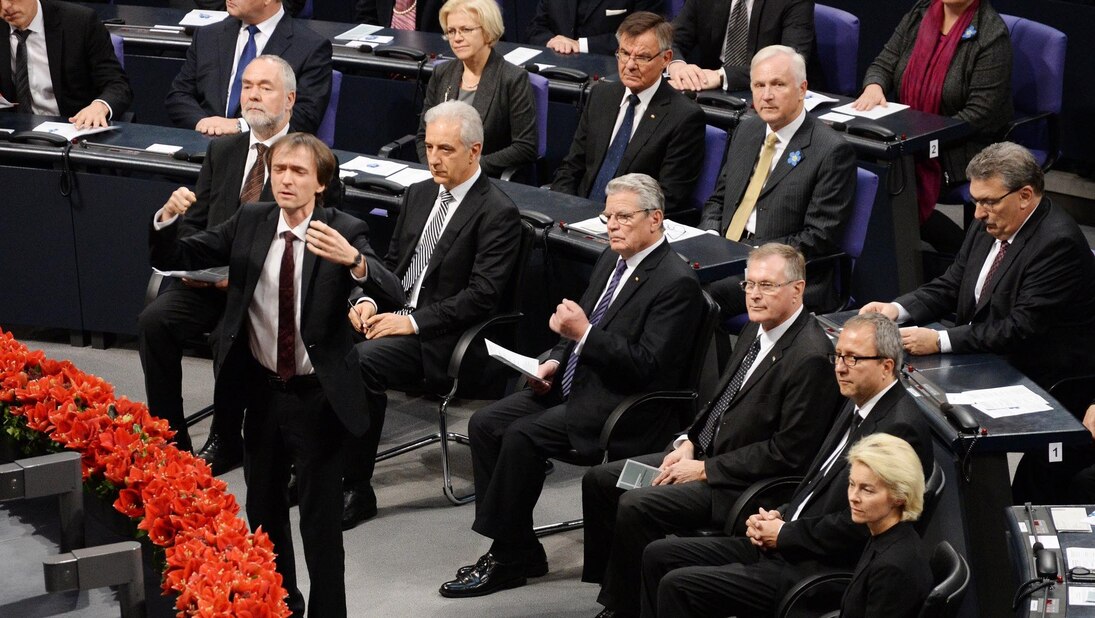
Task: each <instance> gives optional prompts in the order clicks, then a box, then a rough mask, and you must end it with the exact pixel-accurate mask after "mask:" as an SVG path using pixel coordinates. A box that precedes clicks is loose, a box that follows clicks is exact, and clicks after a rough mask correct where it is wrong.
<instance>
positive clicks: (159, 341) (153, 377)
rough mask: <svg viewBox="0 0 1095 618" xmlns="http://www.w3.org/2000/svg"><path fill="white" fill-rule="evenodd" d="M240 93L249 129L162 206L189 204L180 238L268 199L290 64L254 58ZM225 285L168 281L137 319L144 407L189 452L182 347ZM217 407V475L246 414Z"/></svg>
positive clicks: (217, 148) (217, 305)
mask: <svg viewBox="0 0 1095 618" xmlns="http://www.w3.org/2000/svg"><path fill="white" fill-rule="evenodd" d="M241 98H242V99H243V106H242V107H243V116H244V118H246V119H247V123H248V124H249V125H250V126H251V130H250V131H249V132H247V133H241V134H238V135H232V136H229V137H224V138H220V139H216V140H213V141H212V142H210V143H209V149H208V150H207V151H206V156H205V160H204V161H202V168H201V171H200V172H198V183H197V185H196V186H195V188H194V189H195V190H194V191H191V190H190V189H189V188H187V187H179V188H178V189H176V190H175V192H174V193H172V194H171V197H169V198H168V201H167V204H166V205H165V206H173V207H175V208H178V209H181V208H186V216H184V217H182V219H181V220H180V221H179V236H180V237H186V236H190V235H191V234H195V233H197V232H200V231H202V230H206V229H212V228H214V227H216V226H217V225H220V224H221V223H223V222H224V221H227V220H228V219H229V218H230V217H231V216H232V215H233V214H235V212H236V210H237V209H238V208H239V206H240V204H241V203H243V204H246V203H250V202H257V201H260V200H261V201H269V200H271V199H273V195H272V194H271V193H270V187H269V183H268V182H267V179H268V177H269V170H267V169H266V156H265V152H266V151H267V149H269V147H270V145H271V144H273V143H274V141H276V140H277V139H278V138H280V137H282V136H284V135H285V134H286V133H288V131H289V118H290V116H291V115H292V111H293V102H294V101H295V100H296V78H295V77H294V75H293V69H292V67H290V66H289V65H288V63H286V62H285V61H284V60H282V59H281V58H279V57H277V56H269V55H265V56H259V57H258V58H256V59H255V60H254V61H253V62H252V63H251V64H249V65H248V66H247V69H246V70H245V71H244V72H243V88H242V90H241ZM227 289H228V281H227V280H224V281H221V282H219V283H217V284H215V285H214V284H209V283H203V282H200V281H193V280H190V279H181V280H172V281H170V282H168V283H167V285H166V286H165V287H164V290H163V291H162V292H161V293H160V295H159V296H157V297H156V298H155V299H154V300H153V301H152V302H151V303H149V304H148V306H147V307H145V308H144V311H142V312H141V315H140V317H139V318H138V320H137V333H138V342H139V346H140V348H139V349H140V354H141V367H142V368H143V369H144V378H145V394H146V396H147V398H148V409H149V410H150V411H151V412H152V414H154V415H156V416H158V417H160V418H163V419H167V421H168V422H169V423H171V428H172V429H174V430H175V432H176V433H175V444H176V445H177V446H178V447H179V448H181V449H184V450H190V448H191V443H190V435H189V434H188V433H187V430H186V423H185V421H184V419H183V400H182V355H183V346H184V345H185V344H186V342H187V341H189V340H191V339H193V338H194V337H197V336H200V335H201V334H202V333H208V332H211V331H213V329H214V328H215V327H216V325H217V323H218V322H220V318H221V315H222V314H223V313H224V305H225V302H226V300H227V298H226V295H225V292H226V291H227ZM214 343H215V340H214ZM216 404H217V405H215V409H216V413H215V414H214V416H213V427H212V429H211V432H210V437H209V441H208V442H207V443H206V446H205V448H203V449H202V452H201V455H202V456H203V457H205V458H206V459H207V461H208V462H209V464H210V466H211V467H212V469H213V474H222V473H224V472H227V471H228V470H230V469H232V468H234V467H236V466H238V465H240V464H241V463H243V440H242V439H241V437H240V428H241V427H242V426H243V411H242V408H241V407H240V406H239V405H236V404H233V403H230V402H227V401H218V402H216Z"/></svg>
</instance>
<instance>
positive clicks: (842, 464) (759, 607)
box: [642, 314, 935, 616]
mask: <svg viewBox="0 0 1095 618" xmlns="http://www.w3.org/2000/svg"><path fill="white" fill-rule="evenodd" d="M831 358H832V359H833V362H834V363H835V364H834V368H835V370H836V379H837V383H838V384H839V385H840V392H841V394H842V395H844V396H845V397H847V398H848V399H849V401H848V402H847V403H846V404H845V406H844V408H843V409H842V410H841V412H840V413H839V414H838V416H837V421H836V423H835V424H834V426H833V428H832V430H831V431H830V432H829V435H828V436H827V437H826V438H825V441H824V442H822V446H821V450H820V451H818V454H817V457H815V458H814V461H813V463H812V464H810V468H809V470H810V471H809V472H808V473H807V474H806V477H805V478H804V479H803V481H802V482H801V483H800V484H799V486H798V488H797V489H796V490H795V492H794V494H793V495H792V497H791V501H790V503H788V504H785V505H783V506H781V507H779V508H778V509H773V510H771V511H766V510H764V509H761V510H760V512H759V513H757V514H755V515H752V516H750V517H749V521H748V529H747V531H746V536H745V537H709V538H670V539H663V540H660V541H654V542H653V543H651V544H650V545H648V546H647V548H646V551H645V552H644V553H643V588H642V603H643V606H642V615H643V616H715V615H718V616H726V615H739V616H753V615H761V614H764V615H768V614H771V613H772V612H773V611H774V610H775V608H776V603H778V602H779V599H780V598H781V597H782V596H783V593H785V592H786V591H787V589H788V588H789V587H790V586H792V585H793V584H794V583H795V582H796V581H798V580H799V579H801V578H803V577H805V576H806V575H809V574H811V573H815V572H817V571H818V570H820V569H823V568H838V569H845V570H851V569H853V568H854V567H855V565H856V562H857V560H858V559H859V556H860V554H861V553H862V551H863V546H864V545H865V544H866V542H867V539H868V537H869V534H868V531H867V528H866V527H865V526H862V525H860V524H856V523H855V522H853V521H852V517H851V512H850V509H849V507H848V462H847V460H846V459H845V454H846V453H847V450H848V448H849V447H850V446H851V445H852V444H855V443H856V441H858V440H859V439H860V438H861V437H863V436H865V435H869V434H872V433H888V434H891V435H894V436H897V437H899V438H901V439H903V440H905V441H906V442H908V443H909V445H910V446H912V447H913V450H915V451H916V454H917V456H918V457H919V458H920V463H921V465H922V466H923V469H924V477H925V478H928V477H930V476H931V471H932V468H933V466H934V462H935V459H934V457H933V455H932V443H931V433H930V431H929V429H928V423H927V421H926V420H925V418H924V413H923V412H921V411H920V408H919V406H918V405H917V404H916V402H915V401H914V400H913V398H912V397H911V396H910V395H909V394H908V392H907V391H906V390H905V388H904V387H903V386H902V385H901V384H900V383H899V382H898V381H897V371H898V367H900V365H901V358H902V350H901V335H900V333H899V332H898V330H897V325H896V324H894V323H893V322H891V321H890V320H888V319H887V318H885V317H884V316H881V315H877V314H875V315H861V316H856V317H853V318H852V319H850V320H848V322H847V323H845V325H844V329H843V331H842V332H841V333H840V338H839V339H838V341H837V344H836V353H835V354H834V355H832V356H831ZM729 524H730V522H728V525H729ZM727 532H731V531H730V530H727Z"/></svg>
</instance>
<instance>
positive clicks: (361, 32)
mask: <svg viewBox="0 0 1095 618" xmlns="http://www.w3.org/2000/svg"><path fill="white" fill-rule="evenodd" d="M381 30H383V28H381V27H380V26H374V25H373V24H358V25H356V26H354V27H353V28H350V29H349V30H347V31H346V32H343V33H342V34H336V35H335V38H336V39H350V40H352V41H360V40H362V39H364V38H366V37H368V36H371V35H374V34H376V33H377V32H380V31H381Z"/></svg>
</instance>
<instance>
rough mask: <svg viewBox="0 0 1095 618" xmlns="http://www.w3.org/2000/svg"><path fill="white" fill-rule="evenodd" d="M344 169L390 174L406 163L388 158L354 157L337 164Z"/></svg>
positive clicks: (381, 174) (380, 174)
mask: <svg viewBox="0 0 1095 618" xmlns="http://www.w3.org/2000/svg"><path fill="white" fill-rule="evenodd" d="M339 167H340V168H342V169H344V170H357V171H359V172H365V173H367V174H376V175H377V176H391V175H392V174H394V173H396V172H398V171H399V170H401V169H403V168H405V167H407V164H406V163H399V162H397V161H392V160H390V159H374V158H372V157H354V158H353V159H350V160H349V161H347V162H345V163H343V164H342V165H340V166H339Z"/></svg>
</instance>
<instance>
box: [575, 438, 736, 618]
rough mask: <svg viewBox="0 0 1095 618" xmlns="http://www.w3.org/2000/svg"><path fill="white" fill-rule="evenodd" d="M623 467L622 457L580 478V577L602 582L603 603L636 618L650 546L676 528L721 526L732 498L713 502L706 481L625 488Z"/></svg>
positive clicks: (657, 458) (657, 457) (651, 459)
mask: <svg viewBox="0 0 1095 618" xmlns="http://www.w3.org/2000/svg"><path fill="white" fill-rule="evenodd" d="M664 458H665V453H651V454H650V455H644V456H642V457H636V458H634V459H637V460H638V461H640V462H642V463H645V464H647V465H650V466H657V465H659V464H661V462H662V459H664ZM623 467H624V462H623V461H615V462H610V463H607V464H604V465H600V466H596V467H594V468H591V469H590V470H589V471H588V472H587V473H586V474H585V476H584V477H583V478H582V517H583V519H584V520H585V545H584V547H585V566H584V568H583V571H582V581H586V582H595V583H596V582H600V583H601V584H602V585H601V593H600V595H598V597H597V602H598V603H600V604H601V605H604V606H605V607H607V608H610V609H613V610H615V611H616V612H617V614H620V615H624V616H635V615H638V614H639V586H640V581H641V569H640V566H641V564H642V556H643V550H644V549H645V548H646V546H647V545H648V544H650V543H652V542H654V541H657V540H659V539H663V538H665V536H666V535H667V534H670V533H673V532H680V531H688V530H695V529H697V528H703V527H708V526H712V525H717V526H718V527H722V523H723V521H724V520H725V519H726V513H725V510H726V509H725V506H726V504H728V501H726V500H713V496H714V490H712V489H711V486H710V485H708V484H707V483H705V482H702V481H694V482H690V483H682V484H680V485H659V486H657V487H642V488H638V489H632V490H628V491H623V490H621V489H618V488H617V487H616V481H617V480H618V479H619V478H620V472H621V471H622V470H623ZM730 501H732V498H731V499H730ZM716 504H717V505H719V506H717V507H716ZM716 511H718V512H716Z"/></svg>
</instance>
